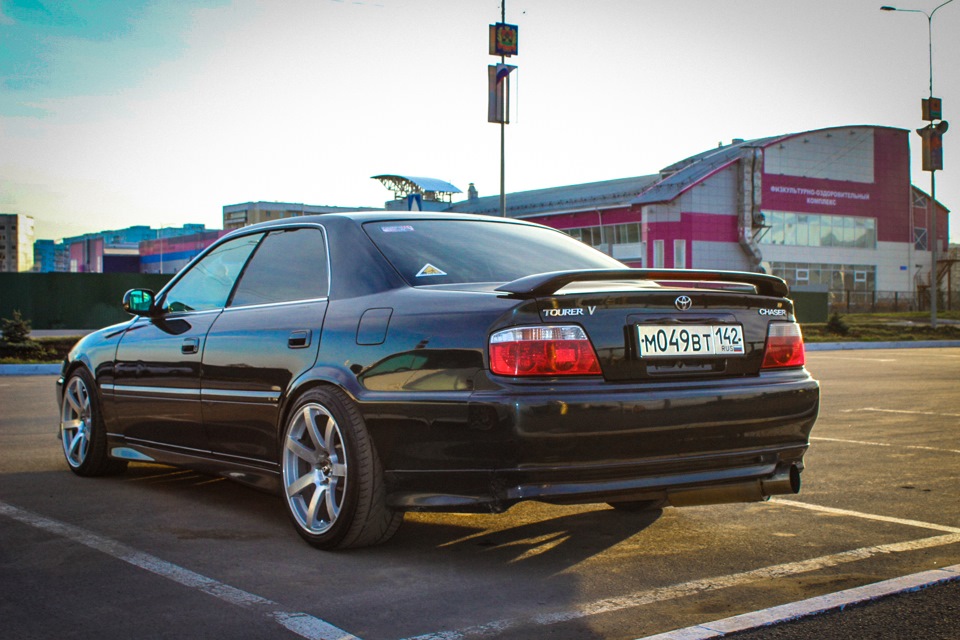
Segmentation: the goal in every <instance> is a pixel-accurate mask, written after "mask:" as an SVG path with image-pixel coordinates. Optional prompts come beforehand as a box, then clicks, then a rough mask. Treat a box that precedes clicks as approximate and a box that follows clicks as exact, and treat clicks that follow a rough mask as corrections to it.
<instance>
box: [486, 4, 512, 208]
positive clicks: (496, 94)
mask: <svg viewBox="0 0 960 640" xmlns="http://www.w3.org/2000/svg"><path fill="white" fill-rule="evenodd" d="M518 39H519V38H518V35H517V25H515V24H507V1H506V0H500V22H498V23H496V24H492V25H490V55H492V56H500V64H497V65H489V66H488V67H487V81H488V91H489V95H488V98H487V122H495V123H499V124H500V217H501V218H505V217H506V216H507V193H506V175H507V170H506V141H507V124H508V123H509V122H510V72H511V71H513V70H515V69H516V68H517V67H516V66H514V65H509V64H507V63H506V59H507V58H509V57H510V56H513V55H516V53H517V43H518Z"/></svg>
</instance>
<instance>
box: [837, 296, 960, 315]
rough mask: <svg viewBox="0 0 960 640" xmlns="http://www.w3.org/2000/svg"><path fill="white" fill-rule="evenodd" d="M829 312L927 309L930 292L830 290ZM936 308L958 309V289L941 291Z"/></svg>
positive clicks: (959, 297) (928, 307)
mask: <svg viewBox="0 0 960 640" xmlns="http://www.w3.org/2000/svg"><path fill="white" fill-rule="evenodd" d="M829 306H830V313H875V312H878V311H927V310H929V309H930V294H929V293H928V292H926V291H921V292H915V293H910V292H905V291H831V292H830V302H829ZM937 309H942V310H947V311H950V310H953V309H960V291H941V292H940V295H939V296H938V298H937Z"/></svg>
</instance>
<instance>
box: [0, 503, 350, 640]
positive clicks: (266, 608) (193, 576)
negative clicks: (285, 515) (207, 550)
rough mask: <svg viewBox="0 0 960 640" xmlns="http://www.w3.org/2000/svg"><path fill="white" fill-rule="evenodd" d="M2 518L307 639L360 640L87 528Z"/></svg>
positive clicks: (27, 516) (7, 511)
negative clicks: (270, 621) (258, 616)
mask: <svg viewBox="0 0 960 640" xmlns="http://www.w3.org/2000/svg"><path fill="white" fill-rule="evenodd" d="M0 515H5V516H7V517H8V518H10V519H12V520H16V521H18V522H21V523H23V524H26V525H29V526H31V527H35V528H37V529H41V530H43V531H46V532H47V533H51V534H53V535H56V536H60V537H62V538H67V539H68V540H72V541H74V542H79V543H80V544H82V545H84V546H87V547H90V548H91V549H96V550H97V551H100V552H102V553H105V554H107V555H109V556H112V557H114V558H116V559H118V560H122V561H123V562H126V563H128V564H131V565H133V566H135V567H139V568H141V569H145V570H146V571H149V572H151V573H154V574H156V575H158V576H161V577H163V578H167V579H168V580H173V581H174V582H176V583H178V584H181V585H183V586H185V587H188V588H191V589H196V590H197V591H200V592H202V593H206V594H207V595H211V596H213V597H214V598H217V599H219V600H222V601H223V602H227V603H229V604H233V605H236V606H238V607H244V608H246V609H252V610H254V611H257V612H259V613H260V614H262V615H265V616H267V617H268V618H271V619H273V620H274V621H276V622H277V623H278V624H280V625H281V626H283V627H285V628H287V629H289V630H290V631H292V632H293V633H296V634H297V635H299V636H301V637H303V638H307V639H308V640H359V638H357V637H356V636H353V635H351V634H349V633H347V632H346V631H343V630H342V629H338V628H337V627H335V626H333V625H332V624H330V623H328V622H324V621H323V620H321V619H319V618H315V617H313V616H311V615H308V614H306V613H299V612H294V611H288V610H286V609H284V608H283V607H282V605H279V604H277V603H276V602H273V601H272V600H267V599H266V598H261V597H260V596H258V595H254V594H252V593H247V592H246V591H243V590H241V589H237V588H235V587H231V586H230V585H228V584H224V583H222V582H219V581H217V580H214V579H213V578H207V577H206V576H202V575H200V574H199V573H195V572H193V571H190V570H189V569H184V568H183V567H179V566H177V565H175V564H172V563H170V562H167V561H166V560H161V559H160V558H157V557H156V556H152V555H150V554H148V553H143V552H141V551H137V550H136V549H134V548H132V547H128V546H127V545H125V544H123V543H121V542H117V541H116V540H111V539H110V538H105V537H103V536H100V535H97V534H95V533H93V532H91V531H87V530H86V529H81V528H80V527H76V526H73V525H71V524H67V523H65V522H60V521H58V520H53V519H51V518H47V517H44V516H41V515H37V514H35V513H31V512H29V511H25V510H23V509H20V508H17V507H14V506H12V505H9V504H7V503H5V502H0Z"/></svg>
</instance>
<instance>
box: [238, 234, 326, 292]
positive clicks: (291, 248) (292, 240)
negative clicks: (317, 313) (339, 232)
mask: <svg viewBox="0 0 960 640" xmlns="http://www.w3.org/2000/svg"><path fill="white" fill-rule="evenodd" d="M328 292H329V277H328V274H327V245H326V242H325V241H324V237H323V232H322V231H320V229H289V230H286V231H274V232H272V233H270V234H269V235H268V236H267V237H266V238H264V240H263V242H262V243H261V244H260V248H259V249H257V252H256V253H255V254H253V257H252V258H251V259H250V264H248V265H247V268H246V269H245V270H244V272H243V277H241V278H240V284H239V285H237V291H236V292H235V293H234V294H233V300H232V301H231V302H230V306H231V307H238V306H241V305H248V304H269V303H273V302H290V301H293V300H312V299H314V298H323V297H326V296H327V294H328Z"/></svg>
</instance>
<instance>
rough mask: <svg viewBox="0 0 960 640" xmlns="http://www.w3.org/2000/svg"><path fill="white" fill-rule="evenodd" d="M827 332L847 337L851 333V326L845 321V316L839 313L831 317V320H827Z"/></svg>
mask: <svg viewBox="0 0 960 640" xmlns="http://www.w3.org/2000/svg"><path fill="white" fill-rule="evenodd" d="M827 331H829V332H830V333H835V334H837V335H838V336H845V335H847V334H848V333H850V325H848V324H847V321H846V320H844V319H843V316H841V315H840V314H839V313H834V314H833V315H832V316H830V319H829V320H827Z"/></svg>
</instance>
